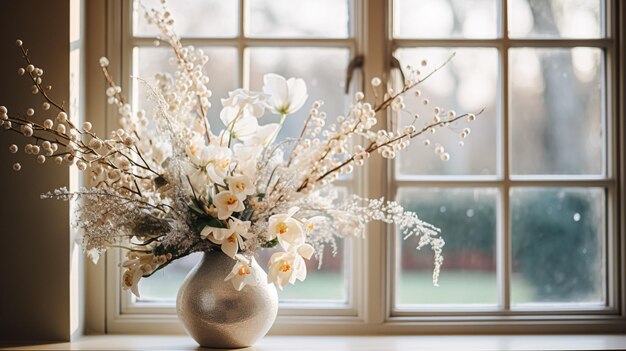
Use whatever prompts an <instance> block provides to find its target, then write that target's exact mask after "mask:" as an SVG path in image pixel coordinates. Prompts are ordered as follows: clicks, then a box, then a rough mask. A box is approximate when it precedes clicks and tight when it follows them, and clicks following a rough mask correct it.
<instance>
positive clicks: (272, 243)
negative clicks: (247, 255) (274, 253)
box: [261, 238, 278, 249]
mask: <svg viewBox="0 0 626 351" xmlns="http://www.w3.org/2000/svg"><path fill="white" fill-rule="evenodd" d="M276 245H278V238H274V239H272V240H270V241H266V242H265V243H264V244H263V245H261V247H264V248H266V249H269V248H272V247H276Z"/></svg>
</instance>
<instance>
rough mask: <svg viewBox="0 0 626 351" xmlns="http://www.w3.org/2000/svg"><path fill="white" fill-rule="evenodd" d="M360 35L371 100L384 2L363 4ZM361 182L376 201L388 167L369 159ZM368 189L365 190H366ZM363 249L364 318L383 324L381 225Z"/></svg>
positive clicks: (385, 35)
mask: <svg viewBox="0 0 626 351" xmlns="http://www.w3.org/2000/svg"><path fill="white" fill-rule="evenodd" d="M362 6H364V9H363V15H364V17H363V22H364V23H363V24H364V25H363V26H362V27H363V31H362V33H358V34H359V35H360V36H361V39H362V42H363V48H362V53H363V54H364V56H365V57H366V59H365V64H364V67H363V72H364V74H363V77H364V93H365V94H366V95H368V97H369V98H370V100H373V97H372V96H371V94H372V90H371V88H370V85H369V82H370V81H371V79H372V78H373V77H380V78H382V79H383V80H387V79H389V75H388V74H387V72H386V67H387V62H388V55H390V54H391V53H390V52H389V51H388V50H389V46H388V43H389V32H388V30H387V27H388V24H389V22H388V16H387V14H388V5H387V2H385V1H373V0H369V1H367V0H366V1H364V2H363V4H362ZM378 117H379V118H380V125H382V126H384V125H386V124H387V122H388V121H387V116H385V115H384V114H381V115H380V116H378ZM367 167H368V168H367V170H366V172H365V175H364V180H363V182H362V184H363V186H362V187H361V189H360V190H361V192H362V195H363V196H367V197H370V198H377V197H380V196H383V195H391V194H388V193H387V188H386V184H387V183H388V180H389V179H388V172H380V170H381V169H386V168H387V167H388V165H387V163H386V162H385V161H384V160H383V159H382V158H378V157H372V159H371V160H370V162H369V163H368V166H367ZM365 185H367V186H365ZM367 230H368V235H367V237H366V245H365V246H366V247H365V252H364V255H363V267H364V275H363V277H364V282H363V283H364V289H363V291H364V296H363V297H362V301H363V302H364V303H363V308H364V312H365V313H364V318H365V321H366V322H367V323H370V324H376V323H382V322H384V321H385V319H386V318H387V316H388V307H389V305H388V294H387V284H386V281H387V280H386V276H387V273H388V270H387V269H386V267H387V266H388V265H387V263H388V260H387V257H386V253H388V252H389V250H387V249H386V248H387V245H388V240H387V236H386V235H385V233H386V226H385V224H383V223H378V222H373V223H371V224H370V225H369V226H368V228H367Z"/></svg>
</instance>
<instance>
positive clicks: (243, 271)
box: [237, 267, 250, 275]
mask: <svg viewBox="0 0 626 351" xmlns="http://www.w3.org/2000/svg"><path fill="white" fill-rule="evenodd" d="M237 274H239V275H248V274H250V268H249V267H241V268H239V272H238V273H237Z"/></svg>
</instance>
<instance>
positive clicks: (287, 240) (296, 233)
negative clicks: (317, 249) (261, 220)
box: [268, 207, 305, 251]
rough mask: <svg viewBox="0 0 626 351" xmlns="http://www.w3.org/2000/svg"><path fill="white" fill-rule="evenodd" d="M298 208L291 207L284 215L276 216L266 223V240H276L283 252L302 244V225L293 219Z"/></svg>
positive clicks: (303, 237)
mask: <svg viewBox="0 0 626 351" xmlns="http://www.w3.org/2000/svg"><path fill="white" fill-rule="evenodd" d="M298 210H299V208H298V207H292V208H290V209H289V211H288V212H287V213H285V214H276V215H273V216H271V217H270V218H269V221H268V239H269V240H273V239H274V238H278V243H279V244H280V246H282V248H283V249H285V251H288V250H289V249H290V248H292V247H297V246H299V245H301V244H303V243H304V240H305V236H304V228H303V226H302V223H301V222H300V221H299V220H298V219H296V218H294V217H293V215H294V214H295V213H296V212H298Z"/></svg>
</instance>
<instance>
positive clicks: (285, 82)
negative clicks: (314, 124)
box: [263, 73, 309, 115]
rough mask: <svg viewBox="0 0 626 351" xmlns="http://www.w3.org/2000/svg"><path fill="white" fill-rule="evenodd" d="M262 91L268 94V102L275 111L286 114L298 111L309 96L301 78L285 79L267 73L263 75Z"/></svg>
mask: <svg viewBox="0 0 626 351" xmlns="http://www.w3.org/2000/svg"><path fill="white" fill-rule="evenodd" d="M263 92H264V93H266V94H269V95H270V99H269V104H270V106H271V107H272V110H273V111H274V112H275V113H278V114H281V115H288V114H292V113H294V112H296V111H298V110H299V109H300V108H301V107H302V105H304V103H305V101H306V99H307V98H308V97H309V95H308V94H307V90H306V83H305V82H304V80H302V79H299V78H298V79H296V78H289V79H285V78H284V77H283V76H279V75H278V74H274V73H269V74H266V75H265V76H264V77H263Z"/></svg>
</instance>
